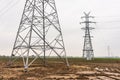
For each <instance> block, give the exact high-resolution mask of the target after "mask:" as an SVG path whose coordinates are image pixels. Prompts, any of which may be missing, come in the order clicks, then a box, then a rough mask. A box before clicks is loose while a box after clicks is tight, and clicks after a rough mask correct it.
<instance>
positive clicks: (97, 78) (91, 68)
mask: <svg viewBox="0 0 120 80" xmlns="http://www.w3.org/2000/svg"><path fill="white" fill-rule="evenodd" d="M51 63H52V62H51ZM6 64H7V62H6V61H2V60H0V80H120V61H118V60H117V61H114V62H109V61H105V62H104V61H103V62H102V61H101V62H100V61H99V62H95V61H93V62H92V61H91V62H87V61H84V62H83V61H79V60H76V61H75V60H73V61H72V60H70V67H69V68H67V67H66V66H65V65H64V64H62V63H58V62H57V63H55V62H53V64H52V65H50V66H46V67H44V66H42V65H38V64H34V65H32V66H31V67H30V68H29V69H28V72H24V68H23V67H22V63H21V62H19V63H17V64H15V65H13V67H11V68H9V67H6Z"/></svg>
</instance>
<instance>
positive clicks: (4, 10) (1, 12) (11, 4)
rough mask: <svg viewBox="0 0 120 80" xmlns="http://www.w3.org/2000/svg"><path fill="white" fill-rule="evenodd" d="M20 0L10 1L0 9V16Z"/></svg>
mask: <svg viewBox="0 0 120 80" xmlns="http://www.w3.org/2000/svg"><path fill="white" fill-rule="evenodd" d="M19 2H20V0H16V1H15V3H13V0H12V1H10V2H9V3H8V4H7V5H6V6H5V7H4V8H2V9H1V10H0V17H1V16H2V15H4V14H5V13H7V12H8V11H9V10H10V9H12V8H13V7H14V6H15V5H17V4H18V3H19Z"/></svg>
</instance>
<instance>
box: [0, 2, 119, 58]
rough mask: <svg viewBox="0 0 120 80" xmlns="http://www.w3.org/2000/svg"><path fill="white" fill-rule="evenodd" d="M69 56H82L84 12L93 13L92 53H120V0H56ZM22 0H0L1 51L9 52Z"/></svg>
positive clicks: (21, 9) (19, 16)
mask: <svg viewBox="0 0 120 80" xmlns="http://www.w3.org/2000/svg"><path fill="white" fill-rule="evenodd" d="M55 1H56V6H57V11H58V15H59V20H60V23H61V28H62V32H63V37H64V42H65V47H66V51H67V55H68V56H81V55H82V48H83V40H84V39H83V36H84V31H82V30H81V28H82V27H83V26H82V25H80V24H79V22H81V21H82V20H81V18H80V17H81V16H83V12H89V11H91V15H92V16H95V19H93V21H96V22H97V24H96V25H93V27H95V28H96V29H95V30H93V31H92V33H91V34H92V35H93V36H94V38H93V48H94V54H95V56H107V55H108V53H107V46H110V48H111V49H110V52H111V54H112V56H120V53H119V52H120V46H119V45H120V0H55ZM24 4H25V0H7V1H6V0H0V55H10V54H11V51H12V47H13V43H14V41H15V37H16V32H17V30H18V26H19V23H20V19H21V15H22V12H23V8H24Z"/></svg>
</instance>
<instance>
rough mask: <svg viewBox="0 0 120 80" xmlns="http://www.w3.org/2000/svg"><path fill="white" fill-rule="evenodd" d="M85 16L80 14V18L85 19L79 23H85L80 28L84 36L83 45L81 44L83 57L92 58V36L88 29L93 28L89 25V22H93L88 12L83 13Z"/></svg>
mask: <svg viewBox="0 0 120 80" xmlns="http://www.w3.org/2000/svg"><path fill="white" fill-rule="evenodd" d="M84 14H85V16H82V17H81V18H82V19H83V18H84V19H85V21H84V22H81V24H85V27H83V28H82V29H83V30H85V36H84V46H83V58H85V59H87V60H92V59H93V58H94V52H93V47H92V40H91V38H92V36H91V34H90V31H91V30H93V29H94V28H93V27H90V24H91V23H95V22H92V21H90V18H94V17H93V16H90V12H89V13H85V12H84Z"/></svg>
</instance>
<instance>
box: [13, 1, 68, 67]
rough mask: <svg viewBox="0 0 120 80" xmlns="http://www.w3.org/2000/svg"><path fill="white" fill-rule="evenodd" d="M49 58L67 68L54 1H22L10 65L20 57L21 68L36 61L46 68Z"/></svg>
mask: <svg viewBox="0 0 120 80" xmlns="http://www.w3.org/2000/svg"><path fill="white" fill-rule="evenodd" d="M30 56H32V60H31V59H30ZM49 56H58V57H59V58H60V59H61V60H62V61H63V62H64V63H65V64H66V65H67V66H69V63H68V60H67V57H66V50H65V47H64V42H63V36H62V32H61V28H60V23H59V19H58V15H57V10H56V5H55V1H54V0H26V3H25V7H24V11H23V15H22V19H21V22H20V25H19V29H18V32H17V36H16V40H15V43H14V47H13V50H12V55H11V62H14V61H15V60H16V59H19V58H18V57H22V60H23V64H24V68H25V69H28V67H29V66H30V65H31V64H33V63H34V62H35V61H36V59H38V58H40V59H41V60H42V61H43V64H44V65H46V63H47V62H46V58H47V57H49Z"/></svg>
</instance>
